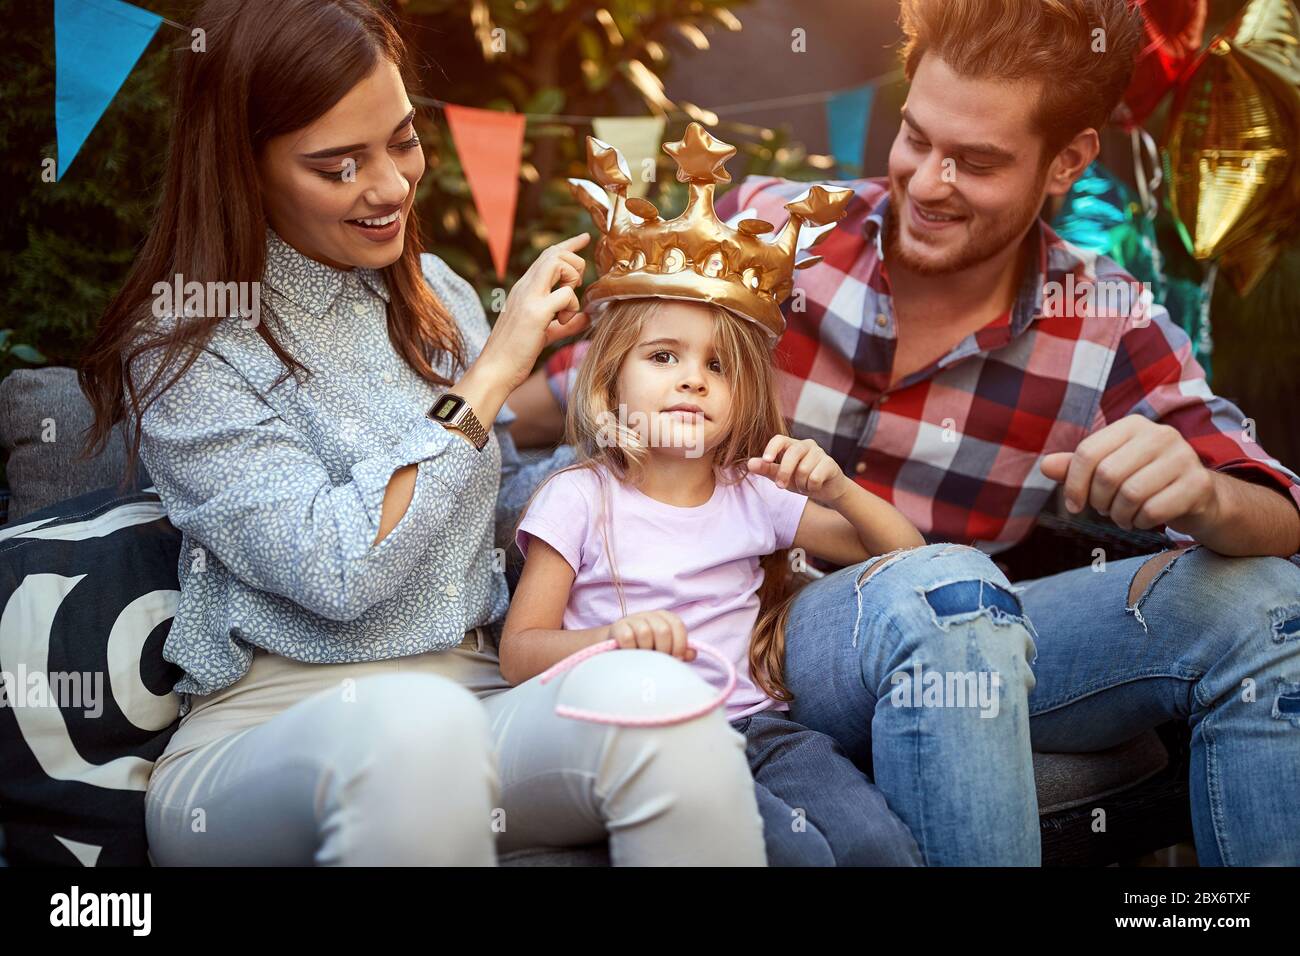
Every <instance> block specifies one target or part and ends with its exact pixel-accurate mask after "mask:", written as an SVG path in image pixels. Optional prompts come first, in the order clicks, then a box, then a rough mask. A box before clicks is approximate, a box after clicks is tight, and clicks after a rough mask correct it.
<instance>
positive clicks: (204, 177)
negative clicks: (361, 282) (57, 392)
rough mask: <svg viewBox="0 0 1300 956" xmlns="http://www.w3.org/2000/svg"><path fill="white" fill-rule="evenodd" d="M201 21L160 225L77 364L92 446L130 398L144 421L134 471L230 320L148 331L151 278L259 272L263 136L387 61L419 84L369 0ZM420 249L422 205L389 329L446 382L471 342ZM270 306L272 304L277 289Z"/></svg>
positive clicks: (308, 118)
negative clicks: (142, 379) (146, 442)
mask: <svg viewBox="0 0 1300 956" xmlns="http://www.w3.org/2000/svg"><path fill="white" fill-rule="evenodd" d="M194 25H195V27H197V28H201V29H202V30H204V31H205V33H206V51H205V52H190V51H189V50H188V49H186V51H185V52H183V53H181V54H179V55H180V57H181V62H180V64H179V70H178V80H177V93H176V108H175V118H174V121H173V123H172V127H171V141H170V143H169V146H168V154H167V160H166V164H165V169H164V173H163V184H162V196H161V199H160V201H159V203H158V208H157V210H156V211H155V213H154V220H153V224H152V226H151V228H150V230H149V234H148V236H147V237H146V239H145V241H144V246H143V248H142V249H141V250H140V252H139V254H138V255H137V256H136V258H135V262H134V263H133V264H132V266H131V269H130V271H129V273H128V274H127V277H126V281H125V282H124V283H123V285H122V287H121V289H119V290H118V292H117V295H116V296H114V298H113V300H112V302H111V303H110V304H109V306H108V310H107V311H106V312H105V313H104V316H103V318H102V319H101V320H100V323H99V328H98V330H97V332H96V335H95V338H94V340H93V341H92V342H91V345H90V347H89V349H88V350H87V353H86V356H85V358H84V359H83V361H82V363H81V365H80V367H79V369H78V377H79V380H80V382H81V388H82V391H84V392H85V393H86V397H87V398H88V399H89V401H90V404H91V407H92V408H93V410H94V415H95V420H94V424H93V425H92V426H91V428H90V430H89V432H88V435H87V438H86V441H85V446H84V448H83V449H82V456H83V457H89V456H93V455H95V454H98V452H99V451H100V450H101V449H102V448H103V447H104V445H105V443H106V442H107V441H108V438H109V436H110V434H111V433H112V430H113V426H114V425H115V424H116V423H117V422H119V421H121V420H122V419H123V418H124V417H125V416H126V413H127V410H128V407H127V401H128V399H129V402H130V410H131V412H132V416H133V417H134V419H135V428H134V430H133V432H132V434H131V435H130V436H129V440H128V455H129V459H130V465H129V467H128V471H127V475H126V477H125V478H124V479H123V480H124V483H125V482H126V481H129V480H130V478H131V477H132V476H133V475H134V473H135V461H136V457H137V454H138V451H139V446H140V417H141V415H142V414H143V411H144V409H146V408H148V407H149V405H150V404H151V403H152V402H153V401H154V400H156V398H157V396H158V395H159V394H161V393H162V392H163V391H165V390H166V389H168V388H170V387H171V386H172V385H173V384H174V383H175V382H176V381H177V380H178V379H179V378H180V377H181V376H182V375H184V374H185V371H186V370H187V369H188V368H189V367H190V365H192V364H193V362H194V360H195V359H196V358H197V357H198V354H199V353H200V352H201V351H202V350H203V347H204V346H205V345H206V344H207V342H208V341H209V339H211V337H212V333H213V331H214V330H215V328H216V325H217V323H218V322H220V321H222V319H221V317H217V316H211V317H203V318H196V319H194V320H193V321H185V322H177V323H173V324H172V327H171V328H170V329H168V330H167V331H162V332H160V331H155V330H151V329H150V328H148V327H146V321H147V319H148V318H149V317H150V310H149V309H148V308H143V306H145V304H146V303H147V302H149V301H150V300H151V299H152V289H153V286H154V284H155V283H156V282H159V281H165V282H170V281H171V280H172V277H173V276H174V275H176V274H177V273H179V274H181V275H182V276H184V279H185V281H186V282H189V281H190V280H197V281H199V282H204V283H206V282H232V281H233V282H260V281H261V279H262V277H263V273H264V271H265V268H266V229H267V220H266V215H265V212H264V210H263V207H262V197H261V192H260V188H259V185H258V176H257V157H258V155H259V153H260V151H261V149H262V148H263V147H264V146H265V144H266V142H267V141H268V140H270V139H271V138H273V137H276V136H280V135H282V134H284V133H289V132H293V131H294V130H298V129H302V128H303V127H305V126H307V125H309V124H310V123H312V122H313V121H314V120H315V119H317V118H318V117H320V116H321V115H323V114H324V113H326V112H327V111H328V110H329V109H330V108H331V107H333V106H334V104H335V103H337V102H338V101H339V100H341V99H342V98H343V97H344V95H346V94H347V92H348V91H349V90H350V89H351V88H352V87H353V86H355V85H356V84H357V83H359V82H360V81H361V80H363V79H364V78H365V77H367V76H369V75H370V73H371V72H372V71H373V70H374V69H375V68H376V67H377V66H378V65H379V64H380V63H381V62H382V61H383V60H384V59H387V60H389V61H391V62H393V63H394V64H395V65H396V66H397V67H398V69H399V70H401V72H402V74H403V78H404V80H405V81H406V82H407V84H408V86H413V85H414V84H413V79H412V78H411V77H410V76H408V75H407V72H408V71H407V69H406V51H405V46H404V45H403V43H402V40H401V37H400V36H399V35H398V33H397V30H396V29H395V28H394V26H393V24H392V23H391V22H390V21H389V19H388V17H387V14H386V13H384V12H381V11H380V10H378V9H376V8H375V7H374V6H372V5H371V4H370V3H368V2H366V0H207V2H205V3H204V4H203V6H202V8H201V9H200V10H199V12H198V15H197V17H196V18H195V20H194ZM421 248H422V243H421V241H420V237H419V226H418V222H417V219H416V215H415V208H414V207H412V209H411V215H410V218H409V220H408V223H407V228H406V234H405V243H404V247H403V250H402V255H401V258H399V259H398V260H397V261H396V262H394V263H393V264H392V265H389V266H387V267H385V268H384V269H383V270H382V274H383V277H384V281H385V283H386V284H387V286H388V291H389V297H390V301H389V303H388V312H387V315H388V336H389V339H390V341H391V342H392V343H393V347H394V349H395V350H396V351H397V353H398V354H399V355H401V356H402V358H403V359H405V361H406V362H407V364H408V365H410V366H411V368H412V369H413V370H414V371H415V372H416V373H417V374H419V375H420V376H421V377H422V378H424V379H425V380H427V381H429V382H430V383H432V384H434V385H436V386H445V385H448V384H450V383H451V381H452V380H449V379H445V378H443V377H442V376H440V375H439V374H438V373H437V371H435V369H434V363H435V360H436V357H437V354H438V353H439V352H447V353H450V354H451V355H452V356H453V357H454V359H455V361H456V363H457V365H458V366H459V367H460V368H463V367H464V365H465V352H464V343H463V342H462V340H461V337H460V334H459V332H458V330H457V328H456V325H455V322H454V321H453V319H452V318H451V315H450V314H449V313H448V311H447V310H446V308H445V307H444V306H443V305H442V303H440V302H439V301H438V299H437V298H436V297H435V296H434V295H433V293H432V291H431V290H430V289H429V287H428V285H427V284H426V283H425V281H424V278H423V275H422V273H421V270H420V252H421ZM262 308H263V310H264V311H265V312H268V313H270V312H271V309H270V306H269V305H268V304H267V302H266V300H263V301H262ZM269 317H270V318H272V319H273V318H274V315H273V313H272V314H271V315H270V316H269ZM274 325H275V323H274V322H273V321H272V322H268V321H260V322H258V323H257V326H256V328H257V332H258V334H259V335H261V336H262V338H263V339H264V340H265V342H266V344H267V345H268V346H269V347H270V348H271V350H272V351H273V352H274V353H275V355H276V357H277V358H279V359H280V361H281V362H282V363H283V364H284V366H285V369H284V373H283V375H282V376H281V378H280V381H283V379H284V378H286V377H288V376H289V375H290V374H295V375H296V374H297V373H299V372H302V373H303V374H304V375H310V370H309V369H307V368H306V367H305V366H304V365H303V364H302V363H301V362H299V361H298V360H297V359H296V358H294V357H293V356H292V355H290V354H289V353H288V351H287V350H286V349H285V348H284V346H283V345H281V344H280V342H279V341H278V340H277V339H276V338H275V335H274V334H273V331H272V327H273V326H274ZM153 348H162V349H164V350H165V351H164V352H163V359H162V361H161V363H159V365H158V367H157V369H156V371H155V372H154V374H153V375H152V376H150V378H149V381H148V382H146V383H144V385H143V387H141V386H140V384H139V383H137V382H135V381H133V379H132V376H131V367H130V366H131V362H132V361H134V359H135V358H136V356H138V355H140V354H141V353H142V352H144V351H146V350H150V349H153ZM173 369H174V370H175V371H174V374H173V375H172V376H171V378H170V380H168V381H167V382H166V384H165V385H162V386H159V382H160V381H162V380H163V379H164V378H165V377H166V374H167V373H168V372H169V371H171V370H173ZM277 384H278V382H277ZM142 397H144V398H145V401H144V402H143V404H142V403H141V398H142Z"/></svg>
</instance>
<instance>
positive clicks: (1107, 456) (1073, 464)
mask: <svg viewBox="0 0 1300 956" xmlns="http://www.w3.org/2000/svg"><path fill="white" fill-rule="evenodd" d="M1041 468H1042V472H1043V474H1044V475H1046V476H1047V477H1048V478H1051V479H1053V480H1054V481H1064V482H1065V507H1066V508H1067V509H1069V510H1070V511H1072V512H1079V511H1082V510H1083V505H1084V504H1085V503H1086V504H1090V505H1092V507H1093V508H1095V509H1096V510H1097V511H1099V512H1100V513H1101V514H1104V515H1108V516H1109V517H1110V519H1111V520H1112V521H1114V522H1115V523H1116V524H1117V525H1119V526H1120V527H1121V528H1155V527H1157V526H1159V525H1168V526H1169V527H1170V528H1173V529H1174V530H1175V531H1179V532H1182V533H1183V534H1189V535H1192V536H1193V537H1197V538H1199V537H1200V534H1199V533H1198V532H1203V531H1205V530H1207V529H1214V528H1217V526H1218V523H1219V521H1218V515H1219V512H1220V507H1221V504H1222V502H1221V489H1222V485H1221V484H1220V479H1221V478H1222V477H1223V476H1221V475H1219V474H1217V473H1216V472H1213V471H1211V470H1210V469H1209V468H1206V467H1205V466H1204V465H1203V464H1201V460H1200V458H1199V457H1198V456H1197V454H1196V451H1195V449H1193V448H1192V446H1191V445H1190V444H1189V443H1188V441H1187V439H1186V438H1184V437H1183V436H1182V434H1181V433H1180V432H1179V431H1178V429H1176V428H1174V427H1172V426H1170V425H1159V424H1157V423H1155V422H1153V421H1151V419H1149V418H1145V417H1143V416H1142V415H1128V416H1126V417H1124V418H1121V419H1120V420H1119V421H1117V422H1113V423H1112V424H1110V425H1107V426H1106V427H1105V428H1103V429H1101V430H1099V431H1096V432H1094V433H1093V434H1091V435H1089V436H1088V437H1087V438H1085V439H1084V440H1083V441H1081V442H1080V443H1079V445H1078V447H1077V448H1075V450H1074V452H1073V453H1070V452H1057V453H1055V454H1051V455H1047V456H1046V457H1045V458H1044V459H1043V460H1042V463H1041Z"/></svg>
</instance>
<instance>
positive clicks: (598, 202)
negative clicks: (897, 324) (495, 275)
mask: <svg viewBox="0 0 1300 956" xmlns="http://www.w3.org/2000/svg"><path fill="white" fill-rule="evenodd" d="M664 152H666V153H667V154H668V155H669V156H671V157H672V158H673V160H674V161H675V162H676V163H677V179H678V180H679V181H681V182H683V183H686V184H687V191H688V196H687V201H686V209H685V210H684V211H683V212H682V214H681V215H680V216H678V217H677V218H676V219H668V220H665V219H663V218H661V217H660V215H659V211H658V210H657V209H656V208H655V206H654V204H653V203H651V202H649V201H648V200H645V199H635V198H633V199H629V198H627V189H628V186H629V185H630V183H631V178H632V177H631V174H630V173H629V172H628V167H627V163H626V162H625V161H624V160H623V157H622V156H621V155H620V154H619V152H618V150H617V149H615V148H614V147H612V146H610V145H609V144H608V143H604V142H601V141H600V140H598V139H596V138H595V137H594V136H588V137H587V169H588V170H589V172H590V173H591V177H592V178H591V179H590V180H587V179H570V180H569V188H570V190H571V191H572V192H573V194H574V196H575V197H576V198H577V200H578V202H579V203H581V204H582V206H583V208H584V209H586V210H587V212H588V213H590V214H591V218H592V221H594V222H595V224H596V227H597V228H598V229H599V230H600V232H601V237H600V239H599V241H598V242H597V243H596V251H595V256H596V267H597V269H598V270H599V271H600V273H601V276H600V278H599V279H597V280H596V281H595V282H593V283H592V284H591V285H590V286H589V287H588V289H587V293H586V296H585V300H584V307H585V308H586V310H587V311H588V312H589V314H591V315H592V317H593V319H598V318H599V315H600V311H601V308H602V306H603V305H605V304H608V303H610V302H615V301H619V300H622V299H644V298H669V299H688V300H692V301H698V302H710V303H713V304H715V305H719V306H721V307H723V308H725V309H728V310H730V311H731V312H734V313H735V314H736V315H739V316H741V317H742V318H746V319H749V320H751V321H753V322H757V323H758V324H759V325H761V326H763V327H764V328H765V329H766V330H767V331H768V333H769V334H770V335H771V336H772V338H773V339H775V338H776V337H778V336H779V335H780V334H781V333H782V332H783V331H784V330H785V318H784V317H783V316H782V315H781V303H782V302H783V301H785V299H786V298H787V297H788V296H789V295H790V292H791V291H792V290H793V288H794V279H793V276H794V270H795V269H804V268H807V267H809V266H813V265H816V264H817V263H818V262H820V261H821V259H820V258H819V257H816V256H813V257H811V258H808V259H802V260H800V261H797V262H796V261H795V260H796V257H797V254H798V249H799V248H800V246H799V241H798V240H799V231H800V229H802V228H803V226H804V225H805V224H810V225H813V226H830V225H832V224H833V223H836V222H838V221H839V220H840V219H842V218H843V217H844V214H845V212H847V210H848V204H849V200H850V198H852V196H853V191H852V190H850V189H835V188H829V187H825V186H812V187H811V188H810V189H809V190H808V192H807V193H806V194H805V195H804V196H803V197H802V198H800V199H798V200H796V201H794V202H790V203H786V206H785V208H786V211H787V212H789V213H790V218H789V220H788V221H787V222H786V224H785V225H784V227H782V229H781V230H780V232H775V230H774V227H773V226H772V225H771V224H770V223H766V222H763V221H762V220H760V219H746V220H744V221H742V222H739V223H737V224H736V226H735V228H732V227H731V226H729V225H728V224H726V223H724V222H722V221H721V220H720V219H718V216H717V213H716V212H715V210H714V208H713V193H714V189H715V188H716V187H717V185H718V184H719V183H729V182H731V176H730V174H728V172H727V170H726V166H725V164H726V162H727V160H729V159H730V158H731V157H732V156H734V155H735V154H736V149H735V147H734V146H731V145H729V144H727V143H724V142H722V141H721V140H719V139H715V138H714V137H713V136H712V135H710V134H709V132H708V131H707V130H706V129H705V128H704V127H703V126H701V125H700V124H699V123H691V124H690V125H689V126H688V127H686V133H685V135H684V136H683V137H682V139H681V140H680V141H678V142H676V143H667V144H665V145H664ZM769 233H774V234H773V235H772V236H771V238H765V237H766V236H767V235H768V234H769ZM819 238H820V237H819Z"/></svg>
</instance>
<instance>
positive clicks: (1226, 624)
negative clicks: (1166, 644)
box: [1125, 545, 1300, 647]
mask: <svg viewBox="0 0 1300 956" xmlns="http://www.w3.org/2000/svg"><path fill="white" fill-rule="evenodd" d="M1155 598H1159V599H1161V600H1163V601H1164V602H1165V604H1164V606H1165V607H1166V608H1177V609H1178V611H1179V612H1182V613H1184V614H1191V615H1192V616H1194V617H1196V618H1197V621H1196V624H1197V629H1198V630H1199V631H1201V632H1202V633H1208V632H1217V633H1222V634H1224V635H1225V636H1232V637H1234V638H1239V639H1241V640H1249V639H1251V637H1252V636H1253V635H1254V634H1257V633H1258V630H1259V626H1263V627H1266V628H1267V629H1268V631H1269V633H1270V636H1271V638H1272V640H1273V642H1274V643H1276V644H1280V645H1281V644H1288V645H1289V644H1291V643H1292V642H1294V643H1295V645H1296V646H1297V647H1300V566H1297V565H1296V564H1295V563H1293V562H1292V561H1289V560H1287V559H1286V558H1278V557H1271V556H1267V555H1257V556H1251V557H1230V556H1227V555H1222V554H1218V553H1217V552H1215V551H1211V550H1209V549H1208V548H1205V547H1203V546H1201V545H1192V546H1190V547H1186V548H1173V549H1170V550H1168V551H1163V552H1161V553H1160V554H1157V555H1153V556H1152V557H1150V558H1148V559H1147V560H1145V561H1144V562H1143V563H1142V564H1141V566H1139V568H1138V569H1137V571H1136V572H1135V573H1134V575H1133V580H1132V581H1131V582H1130V584H1129V589H1128V603H1127V605H1126V608H1125V610H1126V611H1128V612H1129V613H1130V614H1132V615H1133V616H1134V617H1136V618H1137V619H1138V621H1139V622H1141V623H1142V625H1143V627H1144V628H1147V629H1148V630H1149V629H1150V627H1149V626H1150V625H1151V623H1152V621H1153V618H1152V615H1151V612H1150V609H1149V608H1148V603H1149V602H1151V601H1152V600H1153V599H1155ZM1144 610H1145V611H1147V612H1148V613H1147V614H1146V615H1145V616H1144V614H1143V612H1144ZM1252 621H1254V622H1255V626H1252V625H1251V622H1252Z"/></svg>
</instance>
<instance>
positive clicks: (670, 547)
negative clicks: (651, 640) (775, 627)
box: [516, 467, 808, 720]
mask: <svg viewBox="0 0 1300 956" xmlns="http://www.w3.org/2000/svg"><path fill="white" fill-rule="evenodd" d="M600 470H601V472H602V474H603V476H604V479H605V480H604V481H603V482H602V481H600V480H599V478H598V476H597V474H596V471H595V470H594V469H592V468H580V469H574V470H573V471H567V472H561V473H559V474H557V475H555V476H554V477H552V478H550V479H548V480H547V481H546V482H545V483H544V484H543V486H542V488H541V490H540V491H538V492H537V495H536V497H535V498H534V499H533V502H532V505H531V506H530V507H529V509H528V512H527V514H526V515H525V516H524V519H523V521H522V522H521V523H520V526H519V532H518V534H517V536H516V543H517V544H518V545H519V549H520V550H521V551H522V552H523V553H524V555H525V556H527V554H528V541H529V536H530V535H536V536H537V537H540V538H541V539H543V540H544V541H546V543H547V544H549V545H550V546H551V547H553V548H555V550H556V551H558V552H559V553H560V554H561V555H563V556H564V559H565V560H566V561H568V562H569V564H570V565H572V567H573V570H574V573H575V575H576V577H575V579H574V582H573V589H572V591H571V592H570V593H569V603H568V606H567V607H566V608H565V610H564V627H565V629H566V630H579V629H582V628H588V627H600V626H602V625H605V624H611V623H613V622H614V621H617V620H618V619H619V618H621V617H623V611H622V609H621V608H620V606H619V602H618V592H617V591H616V590H615V587H614V575H613V572H612V570H611V567H610V561H609V554H608V552H607V551H606V547H605V541H604V540H603V538H602V536H601V527H600V526H598V524H597V518H598V516H599V515H600V514H601V512H602V496H601V486H602V485H603V486H604V488H605V489H606V491H605V495H606V496H607V504H606V505H605V506H604V507H607V508H608V510H607V511H606V512H605V514H606V515H607V516H608V518H607V520H606V521H605V522H603V527H604V530H605V533H606V534H607V535H608V539H609V547H610V549H612V550H613V552H614V556H615V566H616V568H617V570H618V574H619V576H620V578H621V580H622V582H623V594H624V597H625V600H626V601H627V613H628V614H635V613H638V612H641V611H653V610H668V611H673V612H674V613H676V614H677V615H678V616H679V617H680V618H681V619H682V623H683V624H684V625H685V626H686V634H687V637H688V638H689V639H690V640H691V641H692V642H695V643H700V644H708V645H710V646H711V647H712V648H713V649H714V650H716V651H718V652H719V653H720V654H722V655H723V656H724V657H727V658H728V659H730V660H731V662H732V663H733V664H735V666H736V672H737V675H738V680H737V682H736V688H735V690H734V691H733V692H732V694H731V697H730V699H729V700H728V701H727V719H728V720H735V719H737V718H738V717H745V716H748V715H749V714H753V713H757V712H758V711H762V710H768V709H773V710H788V709H789V705H788V704H785V703H782V702H778V701H774V700H772V699H771V698H770V697H768V696H767V695H766V694H764V693H763V692H762V691H761V690H759V689H758V687H756V686H755V685H754V682H753V681H752V680H751V679H750V675H749V641H750V637H751V635H752V632H753V629H754V624H755V622H756V621H757V618H758V589H759V587H760V586H761V585H762V583H763V570H762V568H760V567H759V563H758V562H759V559H760V558H761V557H763V556H764V555H766V554H771V553H772V552H773V551H777V550H780V549H781V548H788V547H790V546H791V545H792V543H793V542H794V535H795V531H796V530H797V529H798V527H799V519H800V517H801V516H802V515H803V509H804V505H805V504H807V502H808V498H807V496H805V495H800V494H796V493H795V492H792V491H789V490H787V489H784V488H778V487H777V486H776V484H775V483H774V482H772V481H771V480H770V479H767V478H764V477H762V476H760V475H750V474H746V475H745V477H744V478H742V479H741V481H740V482H739V483H736V484H724V483H723V482H721V481H719V482H717V487H716V488H715V489H714V491H713V497H712V498H710V499H709V500H708V501H707V502H706V503H704V504H702V505H699V506H698V507H695V508H679V507H677V506H675V505H670V504H665V503H664V502H662V501H658V500H656V499H654V498H651V497H649V496H647V495H645V494H643V493H642V492H640V491H638V490H637V489H636V488H634V487H633V486H632V485H630V484H623V483H622V482H620V481H618V479H617V478H616V477H615V476H614V475H613V473H612V472H610V471H608V470H607V469H604V468H603V467H602V468H601V469H600ZM692 666H693V667H697V668H699V670H700V673H701V676H703V677H704V678H705V679H706V680H708V681H709V682H710V683H711V684H713V685H714V686H716V687H718V688H721V687H722V686H723V684H725V682H726V675H725V674H724V673H723V671H722V668H721V667H720V666H719V665H718V664H717V663H715V662H714V661H712V660H710V659H709V658H707V657H705V656H704V655H702V654H701V655H699V656H697V657H696V659H695V660H694V661H693V662H692Z"/></svg>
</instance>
